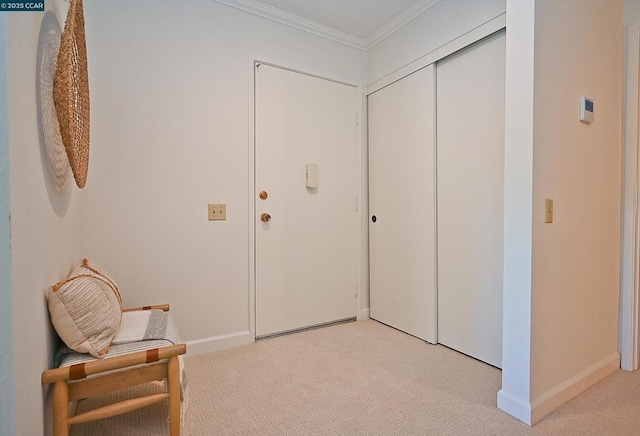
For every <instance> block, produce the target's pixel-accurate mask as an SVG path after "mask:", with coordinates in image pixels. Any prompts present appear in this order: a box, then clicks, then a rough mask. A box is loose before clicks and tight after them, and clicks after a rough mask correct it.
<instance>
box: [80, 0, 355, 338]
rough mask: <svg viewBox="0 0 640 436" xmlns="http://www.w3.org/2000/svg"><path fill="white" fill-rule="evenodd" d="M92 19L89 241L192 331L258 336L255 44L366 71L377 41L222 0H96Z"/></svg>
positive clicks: (127, 282)
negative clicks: (322, 30) (252, 247)
mask: <svg viewBox="0 0 640 436" xmlns="http://www.w3.org/2000/svg"><path fill="white" fill-rule="evenodd" d="M85 19H86V32H87V47H88V52H89V75H90V86H91V116H92V126H91V128H92V135H91V141H92V143H91V147H92V148H91V164H90V168H89V176H88V182H87V187H86V191H87V198H86V204H85V206H86V207H85V208H84V209H83V217H82V222H83V225H84V229H85V230H86V231H85V232H84V234H83V248H84V251H83V252H84V253H85V254H86V255H87V256H89V257H90V258H91V259H94V260H95V262H98V263H100V264H101V265H102V266H103V267H104V268H105V269H106V270H107V271H109V272H110V273H111V274H112V275H113V276H114V277H115V278H116V280H117V281H118V282H119V284H120V286H121V289H122V292H123V298H124V302H125V305H126V306H135V305H143V304H152V303H170V304H171V306H172V312H173V314H174V316H175V317H176V318H177V322H178V325H179V326H180V331H181V334H182V336H183V339H184V340H187V341H200V340H207V339H212V340H214V341H215V340H216V339H221V340H223V341H224V339H225V335H231V336H232V337H234V338H236V339H238V338H241V339H242V341H246V340H250V339H251V338H250V337H249V336H250V335H249V334H248V331H249V323H250V317H253V308H252V307H250V304H249V292H250V282H249V242H250V241H249V237H250V233H249V226H250V224H251V223H252V217H250V216H249V192H250V190H251V189H252V188H251V187H250V186H249V178H250V168H249V162H250V153H249V144H250V142H251V141H250V139H251V138H250V137H249V133H250V126H249V109H250V88H251V86H252V84H251V83H250V73H251V68H250V65H249V59H250V56H251V55H256V56H258V57H260V58H262V59H263V60H271V61H274V62H279V63H282V64H284V65H287V66H291V67H295V68H298V69H303V70H307V71H311V72H315V73H317V74H322V75H328V76H332V77H337V78H340V79H342V80H344V81H348V82H352V83H362V82H363V81H364V73H365V53H364V52H361V51H359V50H356V49H353V48H350V47H346V46H343V45H340V44H337V43H334V42H330V41H327V40H323V39H321V38H318V37H315V36H312V35H309V34H306V33H303V32H300V31H297V30H294V29H291V28H288V27H285V26H282V25H279V24H276V23H274V22H271V21H268V20H265V19H263V18H258V17H256V16H253V15H249V14H247V13H245V12H241V11H238V10H236V9H233V8H230V7H227V6H224V5H221V4H219V3H216V2H213V1H210V0H193V1H189V2H175V1H167V0H164V1H151V0H147V1H136V2H130V1H111V2H87V3H86V4H85ZM309 104H313V102H309ZM207 203H226V204H227V220H226V221H218V222H209V221H207ZM225 343H226V344H229V343H230V342H225ZM192 349H194V350H195V348H192Z"/></svg>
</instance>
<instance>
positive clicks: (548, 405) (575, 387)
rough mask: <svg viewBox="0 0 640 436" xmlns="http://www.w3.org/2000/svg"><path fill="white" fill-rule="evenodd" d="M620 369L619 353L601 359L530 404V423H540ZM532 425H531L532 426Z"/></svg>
mask: <svg viewBox="0 0 640 436" xmlns="http://www.w3.org/2000/svg"><path fill="white" fill-rule="evenodd" d="M619 369H620V353H614V354H612V355H611V356H609V357H607V358H605V359H602V360H601V361H600V362H598V363H596V364H595V365H592V366H591V367H589V368H587V369H585V370H584V371H582V372H581V373H579V374H576V375H575V376H574V377H571V378H570V379H569V380H567V381H566V382H564V383H562V384H560V385H558V386H556V387H555V388H553V389H550V390H548V391H547V392H545V393H544V394H542V395H540V396H539V397H538V398H536V399H534V400H533V401H532V402H531V421H532V422H533V424H535V423H536V422H538V421H540V420H541V419H542V418H544V417H545V416H547V415H548V414H549V413H551V412H553V411H554V410H556V409H557V408H558V407H560V406H562V405H563V404H564V403H566V402H567V401H569V400H570V399H572V398H574V397H575V396H576V395H578V394H580V393H582V392H584V391H585V390H587V389H588V388H590V387H591V386H593V385H595V384H596V383H598V382H599V381H600V380H602V379H603V378H605V377H606V376H608V375H609V374H612V373H614V372H616V371H617V370H619ZM533 424H532V425H533Z"/></svg>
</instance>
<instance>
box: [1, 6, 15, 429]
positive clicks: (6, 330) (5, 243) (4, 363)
mask: <svg viewBox="0 0 640 436" xmlns="http://www.w3.org/2000/svg"><path fill="white" fill-rule="evenodd" d="M7 69H8V63H7V17H6V15H5V14H0V350H3V352H2V353H0V368H2V372H0V422H2V427H3V428H4V431H6V432H7V434H14V433H15V383H14V380H13V370H14V366H13V353H10V352H6V350H13V311H12V310H11V309H12V301H13V298H12V295H11V240H10V238H11V213H10V209H9V208H10V205H11V202H10V199H9V111H8V104H7V103H8V102H7V100H8V96H7V93H8V87H7V80H8V77H7Z"/></svg>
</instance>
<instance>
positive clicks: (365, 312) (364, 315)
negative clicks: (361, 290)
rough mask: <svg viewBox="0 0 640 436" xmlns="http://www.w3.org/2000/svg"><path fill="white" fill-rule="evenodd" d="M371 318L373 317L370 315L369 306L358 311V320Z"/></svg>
mask: <svg viewBox="0 0 640 436" xmlns="http://www.w3.org/2000/svg"><path fill="white" fill-rule="evenodd" d="M369 318H371V317H370V316H369V308H368V307H367V308H366V309H360V313H358V316H357V317H356V320H357V321H364V320H365V319H369Z"/></svg>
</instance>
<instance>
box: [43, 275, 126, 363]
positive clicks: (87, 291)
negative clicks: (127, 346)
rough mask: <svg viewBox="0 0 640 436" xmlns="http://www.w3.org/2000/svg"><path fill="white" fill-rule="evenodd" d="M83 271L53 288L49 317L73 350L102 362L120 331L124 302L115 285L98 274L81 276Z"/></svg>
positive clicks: (49, 297)
mask: <svg viewBox="0 0 640 436" xmlns="http://www.w3.org/2000/svg"><path fill="white" fill-rule="evenodd" d="M81 268H83V267H82V266H81V267H79V268H76V270H75V271H74V272H73V273H72V276H71V277H69V278H68V279H66V280H63V281H61V282H59V283H57V284H56V285H54V286H52V287H51V289H50V290H49V292H48V294H47V299H48V303H49V313H50V315H51V322H52V323H53V326H54V327H55V329H56V332H57V333H58V335H59V336H60V338H61V339H62V340H63V341H64V343H65V344H67V346H68V347H69V348H71V349H72V350H74V351H77V352H78V353H89V354H91V355H92V356H94V357H98V358H99V357H102V356H103V355H105V354H106V353H107V351H109V345H110V344H111V340H112V339H113V337H114V336H115V335H116V333H117V332H118V328H119V327H120V321H121V318H122V308H121V305H120V304H121V302H120V300H119V298H118V297H119V293H117V292H116V291H114V288H113V282H111V281H110V280H108V279H106V278H104V277H101V276H99V275H98V274H77V272H80V271H79V270H80V269H81ZM116 289H117V287H116Z"/></svg>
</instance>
